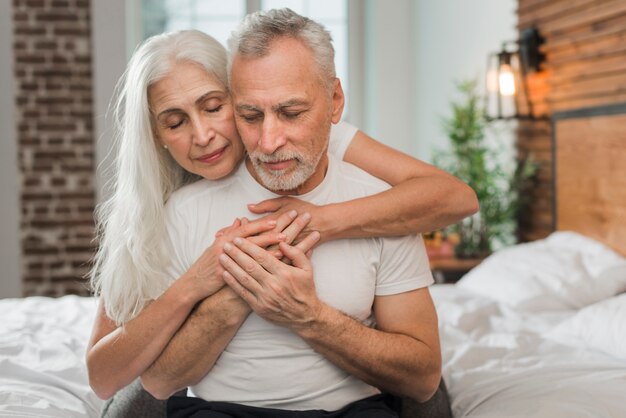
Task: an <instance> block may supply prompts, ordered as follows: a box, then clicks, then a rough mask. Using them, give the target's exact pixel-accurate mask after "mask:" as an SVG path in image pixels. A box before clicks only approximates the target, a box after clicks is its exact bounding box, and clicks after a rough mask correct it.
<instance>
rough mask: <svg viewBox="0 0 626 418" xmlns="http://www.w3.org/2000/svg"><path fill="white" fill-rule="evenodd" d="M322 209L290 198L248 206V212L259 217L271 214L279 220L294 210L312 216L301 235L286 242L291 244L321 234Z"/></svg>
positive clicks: (278, 198) (279, 198) (280, 198)
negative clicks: (317, 233) (316, 232)
mask: <svg viewBox="0 0 626 418" xmlns="http://www.w3.org/2000/svg"><path fill="white" fill-rule="evenodd" d="M321 208H322V207H321V206H317V205H314V204H313V203H310V202H305V201H303V200H300V199H296V198H294V197H289V196H284V197H277V198H274V199H268V200H264V201H262V202H259V203H251V204H249V205H248V210H249V211H250V212H252V213H254V214H257V215H260V214H264V213H271V215H268V216H270V217H272V216H273V217H274V218H272V219H277V218H278V217H280V216H281V215H283V214H284V213H288V212H289V211H293V210H295V211H296V212H298V213H302V214H306V213H308V214H310V215H311V220H310V221H309V222H308V224H307V225H306V226H305V227H304V228H302V230H301V231H300V233H299V234H298V235H297V236H295V237H294V238H293V240H292V241H285V242H287V243H289V244H290V243H291V242H294V243H298V242H300V241H301V240H303V239H304V237H306V236H308V235H309V234H311V232H313V231H318V232H321V228H320V221H321V220H322V219H321V215H322V212H323V211H322V209H321ZM276 248H277V247H276Z"/></svg>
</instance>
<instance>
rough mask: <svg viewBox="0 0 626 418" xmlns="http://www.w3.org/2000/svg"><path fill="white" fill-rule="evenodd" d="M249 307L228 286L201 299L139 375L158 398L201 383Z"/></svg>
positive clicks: (164, 397) (145, 385)
mask: <svg viewBox="0 0 626 418" xmlns="http://www.w3.org/2000/svg"><path fill="white" fill-rule="evenodd" d="M249 313H250V308H249V307H248V306H247V305H246V303H245V302H244V301H242V300H241V299H239V297H237V296H236V295H235V293H234V292H233V291H232V290H231V289H230V288H228V287H224V288H223V289H221V290H220V291H219V292H217V293H216V294H214V295H212V296H211V297H209V298H206V299H205V300H203V301H202V302H201V303H200V304H199V305H198V306H197V307H196V308H195V309H194V311H192V313H191V314H190V315H189V317H188V318H187V320H186V321H185V323H184V324H183V326H182V327H181V328H180V329H179V330H178V332H177V333H176V334H175V335H174V337H173V338H172V340H171V341H170V342H169V344H168V345H167V347H166V348H165V350H164V351H163V353H161V355H160V356H159V358H158V359H157V360H156V361H155V362H154V363H153V364H152V365H151V366H150V367H149V368H148V370H146V371H145V372H144V373H143V374H142V375H141V381H142V384H143V386H144V388H145V389H146V390H147V391H148V392H150V393H151V394H152V395H153V396H154V397H156V398H158V399H167V398H168V397H169V396H170V395H171V394H173V393H175V392H176V391H178V390H180V389H182V388H185V387H187V386H190V385H193V384H195V383H197V382H198V381H200V380H201V379H202V378H203V377H204V376H205V375H206V374H207V373H208V372H209V370H211V368H212V367H213V365H214V364H215V361H216V360H217V358H218V357H219V356H220V354H221V353H222V351H224V349H225V348H226V346H227V345H228V343H229V342H230V341H231V339H232V338H233V337H234V336H235V334H236V333H237V330H238V329H239V327H240V326H241V324H242V323H243V322H244V321H245V319H246V318H247V316H248V314H249Z"/></svg>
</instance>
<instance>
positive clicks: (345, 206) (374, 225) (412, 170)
mask: <svg viewBox="0 0 626 418" xmlns="http://www.w3.org/2000/svg"><path fill="white" fill-rule="evenodd" d="M344 160H345V161H347V162H349V163H352V164H354V165H356V166H358V167H360V168H361V169H363V170H365V171H367V172H368V173H370V174H372V175H373V176H376V177H378V178H380V179H381V180H384V181H386V182H387V183H389V184H390V185H392V186H393V187H391V188H390V189H388V190H386V191H384V192H381V193H378V194H375V195H372V196H368V197H364V198H360V199H355V200H350V201H347V202H342V203H336V204H330V205H326V206H320V207H313V206H312V205H310V204H308V203H306V202H301V201H299V200H297V199H294V198H289V197H284V198H278V199H272V200H267V201H264V202H260V203H258V204H256V205H254V206H250V210H251V211H252V212H254V213H265V212H273V211H278V212H279V213H282V212H283V211H285V210H289V209H296V210H298V211H302V210H305V208H306V210H307V211H309V212H311V214H312V215H313V219H312V221H311V223H310V224H309V226H308V227H307V230H317V231H320V233H321V235H322V241H329V240H333V239H341V238H364V237H372V236H393V235H405V234H408V233H422V232H429V231H433V230H436V229H439V228H442V227H444V226H446V225H449V224H452V223H454V222H458V221H459V220H461V219H463V218H465V217H466V216H469V215H471V214H473V213H475V212H476V211H478V208H479V207H478V200H477V198H476V194H475V193H474V191H473V190H472V189H471V188H470V187H469V186H467V185H466V184H465V183H463V182H462V181H460V180H459V179H457V178H456V177H454V176H452V175H450V174H448V173H446V172H445V171H443V170H440V169H438V168H436V167H434V166H432V165H430V164H426V163H424V162H422V161H419V160H417V159H415V158H413V157H410V156H408V155H406V154H404V153H402V152H400V151H397V150H394V149H393V148H390V147H388V146H386V145H383V144H381V143H380V142H377V141H376V140H374V139H373V138H370V137H369V136H367V135H365V134H364V133H363V132H361V131H358V132H357V133H356V135H355V136H354V138H353V139H352V142H351V143H350V145H349V146H348V149H347V151H346V153H345V156H344Z"/></svg>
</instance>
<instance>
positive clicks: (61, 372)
mask: <svg viewBox="0 0 626 418" xmlns="http://www.w3.org/2000/svg"><path fill="white" fill-rule="evenodd" d="M95 312H96V301H95V300H94V299H93V298H80V297H77V296H65V297H62V298H59V299H53V298H44V297H30V298H25V299H4V300H0V318H2V320H1V322H0V417H68V418H70V417H98V416H99V414H100V408H101V406H102V403H103V402H102V401H101V400H100V399H98V397H97V396H96V395H95V394H94V393H93V392H92V391H91V389H90V388H89V384H88V382H87V371H86V368H85V348H86V346H87V341H88V338H89V334H90V331H91V325H92V321H93V317H94V314H95Z"/></svg>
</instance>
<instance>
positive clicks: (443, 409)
mask: <svg viewBox="0 0 626 418" xmlns="http://www.w3.org/2000/svg"><path fill="white" fill-rule="evenodd" d="M165 409H166V403H165V401H160V400H158V399H155V398H153V397H152V396H151V395H150V394H149V393H148V392H146V391H145V390H143V388H142V387H141V383H139V380H136V381H134V382H133V383H131V384H130V385H128V386H126V387H125V388H124V389H121V390H120V391H119V392H117V393H116V394H115V395H114V396H113V397H112V398H111V399H109V400H108V401H107V402H106V403H105V405H104V408H103V409H102V415H101V417H103V418H165V416H166V415H165V414H166V410H165ZM400 417H402V418H452V412H451V411H450V401H449V399H448V391H447V388H446V385H445V383H444V381H443V379H442V380H441V383H440V385H439V389H438V390H437V393H435V396H433V397H432V399H430V400H429V401H427V402H424V403H417V402H415V401H413V400H411V399H408V398H403V402H402V414H401V415H400Z"/></svg>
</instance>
